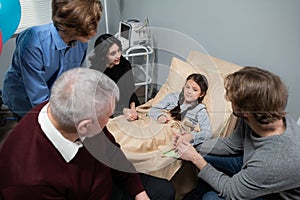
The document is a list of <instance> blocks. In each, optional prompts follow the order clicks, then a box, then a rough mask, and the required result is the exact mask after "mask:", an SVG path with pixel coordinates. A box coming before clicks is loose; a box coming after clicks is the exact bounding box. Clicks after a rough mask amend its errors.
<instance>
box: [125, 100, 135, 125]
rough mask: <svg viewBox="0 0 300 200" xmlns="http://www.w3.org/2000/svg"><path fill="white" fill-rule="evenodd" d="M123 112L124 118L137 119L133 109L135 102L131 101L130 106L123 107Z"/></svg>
mask: <svg viewBox="0 0 300 200" xmlns="http://www.w3.org/2000/svg"><path fill="white" fill-rule="evenodd" d="M123 114H124V115H125V117H126V119H127V120H128V121H134V120H137V119H138V114H137V111H136V109H135V103H134V102H133V103H132V104H131V106H130V108H124V109H123Z"/></svg>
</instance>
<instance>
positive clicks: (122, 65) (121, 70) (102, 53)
mask: <svg viewBox="0 0 300 200" xmlns="http://www.w3.org/2000/svg"><path fill="white" fill-rule="evenodd" d="M90 61H91V68H92V69H96V70H99V71H101V72H103V73H104V74H106V75H107V76H108V77H110V78H111V79H112V80H113V81H114V82H115V83H116V84H117V85H118V87H119V89H120V100H119V102H117V105H116V109H115V113H114V116H118V115H120V114H124V115H125V117H126V119H127V120H129V121H133V120H136V119H137V112H136V109H135V107H136V106H139V105H140V102H139V100H138V97H137V95H136V93H135V92H134V91H135V85H134V78H133V73H132V67H131V64H130V62H129V61H128V60H127V59H125V58H124V57H123V56H122V45H121V42H120V40H118V39H117V38H116V37H114V36H113V35H111V34H103V35H100V36H99V37H98V38H97V40H96V41H95V45H94V55H93V56H91V57H90Z"/></svg>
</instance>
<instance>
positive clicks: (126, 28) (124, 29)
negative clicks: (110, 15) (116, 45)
mask: <svg viewBox="0 0 300 200" xmlns="http://www.w3.org/2000/svg"><path fill="white" fill-rule="evenodd" d="M120 26H121V27H120V37H122V38H125V39H127V40H129V35H130V34H129V33H130V28H131V27H130V25H129V24H126V23H123V22H121V23H120Z"/></svg>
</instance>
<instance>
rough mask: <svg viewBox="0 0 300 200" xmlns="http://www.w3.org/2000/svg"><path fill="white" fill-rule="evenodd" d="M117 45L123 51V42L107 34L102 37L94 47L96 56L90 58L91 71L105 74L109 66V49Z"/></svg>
mask: <svg viewBox="0 0 300 200" xmlns="http://www.w3.org/2000/svg"><path fill="white" fill-rule="evenodd" d="M114 44H116V45H117V46H118V47H119V49H120V51H122V44H121V41H120V40H119V39H118V38H116V37H115V36H113V35H111V34H108V33H105V34H102V35H100V36H99V37H98V38H97V39H96V41H95V45H94V55H93V56H91V57H90V58H89V60H90V61H91V67H90V68H91V69H96V70H99V71H101V72H103V71H104V70H105V68H106V64H107V53H108V51H109V48H110V47H111V46H112V45H114Z"/></svg>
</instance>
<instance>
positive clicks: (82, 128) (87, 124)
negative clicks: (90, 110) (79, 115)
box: [77, 119, 93, 137]
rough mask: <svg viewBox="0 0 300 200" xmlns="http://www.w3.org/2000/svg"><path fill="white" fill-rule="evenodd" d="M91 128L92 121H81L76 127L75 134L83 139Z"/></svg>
mask: <svg viewBox="0 0 300 200" xmlns="http://www.w3.org/2000/svg"><path fill="white" fill-rule="evenodd" d="M92 127H93V120H92V119H84V120H82V121H80V122H79V124H78V125H77V132H78V134H79V136H81V137H85V136H86V135H87V134H88V133H89V131H90V130H91V129H92Z"/></svg>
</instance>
